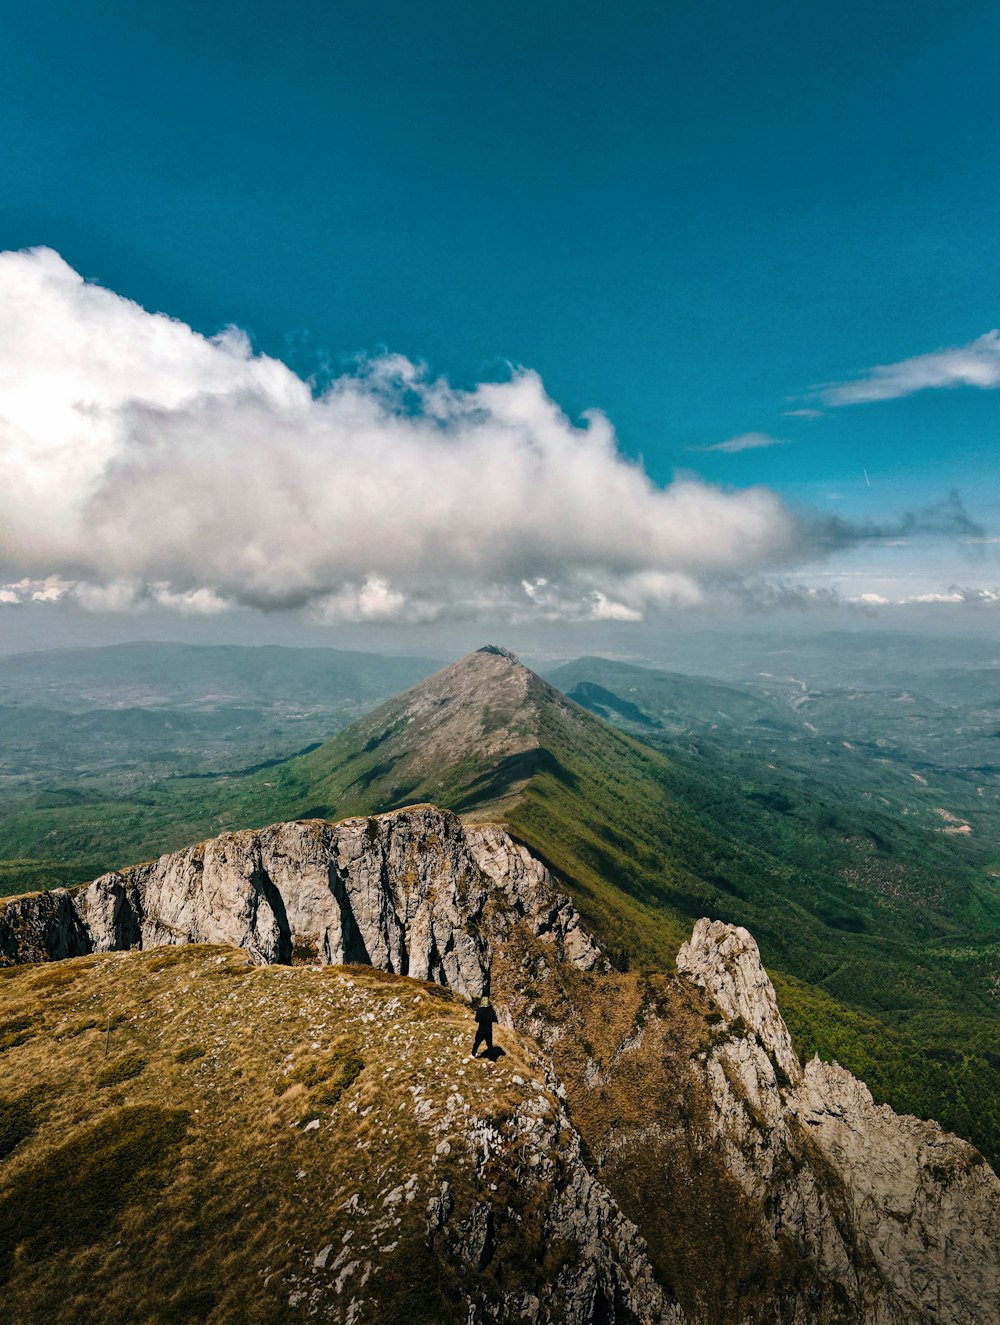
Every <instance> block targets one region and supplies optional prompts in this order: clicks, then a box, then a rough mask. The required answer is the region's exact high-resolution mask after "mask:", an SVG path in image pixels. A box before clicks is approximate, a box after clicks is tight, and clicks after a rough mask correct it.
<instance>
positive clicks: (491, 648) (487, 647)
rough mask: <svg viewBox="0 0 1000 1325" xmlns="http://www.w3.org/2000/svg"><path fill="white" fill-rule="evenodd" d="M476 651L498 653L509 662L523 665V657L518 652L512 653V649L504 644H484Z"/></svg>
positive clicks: (498, 655)
mask: <svg viewBox="0 0 1000 1325" xmlns="http://www.w3.org/2000/svg"><path fill="white" fill-rule="evenodd" d="M476 652H477V653H493V654H496V656H497V657H498V658H506V659H507V661H508V662H512V663H517V665H518V666H519V667H521V666H523V664H522V662H521V659H520V658H519V657H518V656H517V654H516V653H511V651H510V649H505V648H504V646H503V645H502V644H484V645H483V647H482V648H481V649H477V650H476Z"/></svg>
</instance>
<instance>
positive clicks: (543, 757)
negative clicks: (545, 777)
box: [450, 746, 579, 814]
mask: <svg viewBox="0 0 1000 1325" xmlns="http://www.w3.org/2000/svg"><path fill="white" fill-rule="evenodd" d="M538 773H548V774H550V775H551V776H552V777H554V778H556V779H557V780H558V781H559V782H561V783H562V784H563V786H565V787H569V788H570V789H571V790H575V789H576V787H577V785H578V783H579V779H578V778H577V776H576V774H575V773H571V772H570V770H569V769H568V768H566V767H565V765H564V764H561V763H560V762H559V760H558V759H557V758H556V757H555V755H554V754H553V753H552V752H551V750H546V749H545V748H544V746H535V747H534V748H533V749H531V750H520V751H518V752H517V753H516V754H512V755H507V756H506V758H504V759H501V760H500V761H499V763H497V764H496V765H495V767H493V768H491V769H489V770H488V771H487V772H485V773H482V774H480V776H479V777H478V778H476V780H475V781H474V782H472V783H471V784H470V786H469V789H468V791H466V793H465V795H464V796H462V797H461V798H460V799H458V800H456V801H453V802H452V804H451V806H450V808H451V809H453V810H454V811H455V813H456V814H462V813H463V812H464V811H465V810H472V809H475V808H476V807H477V806H479V805H482V804H483V803H484V802H488V801H493V800H501V799H502V798H503V797H504V796H507V795H509V794H510V792H512V791H513V790H514V788H515V787H517V786H519V785H520V784H521V783H523V782H527V781H528V779H529V778H532V777H534V776H535V775H536V774H538Z"/></svg>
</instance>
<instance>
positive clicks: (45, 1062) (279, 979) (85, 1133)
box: [0, 946, 539, 1325]
mask: <svg viewBox="0 0 1000 1325" xmlns="http://www.w3.org/2000/svg"><path fill="white" fill-rule="evenodd" d="M84 975H85V976H86V979H83V978H81V977H82V976H84ZM0 1025H6V1026H9V1027H12V1028H15V1029H12V1030H11V1031H10V1032H9V1037H8V1038H9V1043H8V1046H7V1047H6V1049H4V1050H3V1052H2V1054H0V1068H2V1085H0V1141H3V1142H4V1143H5V1145H6V1149H7V1151H8V1154H7V1158H6V1159H4V1160H3V1162H2V1164H0V1227H2V1229H3V1234H2V1236H0V1278H2V1279H3V1280H4V1281H5V1282H4V1283H3V1286H2V1288H0V1320H2V1321H4V1322H12V1323H13V1322H17V1325H32V1323H33V1322H43V1321H44V1322H47V1323H49V1322H51V1323H52V1325H62V1323H63V1322H74V1323H76V1322H84V1321H86V1322H92V1321H95V1320H100V1321H101V1322H102V1325H104V1323H105V1322H106V1323H107V1325H117V1323H118V1322H122V1323H124V1322H126V1321H128V1322H134V1323H135V1325H153V1323H154V1322H156V1323H160V1325H168V1323H170V1325H175V1323H180V1322H188V1321H192V1322H193V1321H197V1322H199V1323H200V1322H213V1323H218V1322H230V1321H232V1322H245V1323H246V1325H267V1323H269V1322H276V1321H279V1320H280V1321H296V1320H302V1321H305V1320H308V1319H310V1313H311V1312H312V1311H313V1310H314V1309H315V1310H317V1311H318V1312H319V1314H320V1315H321V1317H323V1318H328V1319H332V1320H336V1319H340V1318H341V1316H342V1314H343V1313H344V1312H346V1310H347V1307H348V1304H349V1303H350V1301H351V1300H352V1298H354V1297H358V1298H359V1300H360V1299H361V1298H363V1299H364V1306H363V1309H361V1310H360V1311H359V1314H358V1315H357V1317H356V1319H357V1320H358V1321H359V1322H363V1321H375V1320H380V1321H388V1320H391V1319H393V1318H397V1317H398V1318H399V1319H407V1320H408V1321H410V1322H414V1325H415V1323H416V1322H419V1321H428V1322H429V1321H432V1320H436V1319H440V1320H442V1321H443V1320H446V1319H448V1318H449V1316H448V1311H449V1308H448V1306H447V1301H446V1299H445V1298H442V1297H441V1293H442V1292H443V1291H445V1290H446V1289H447V1287H448V1284H447V1274H448V1271H447V1267H442V1266H440V1265H439V1264H437V1262H435V1261H434V1258H433V1256H432V1255H431V1253H430V1252H429V1251H428V1249H427V1239H426V1233H425V1229H424V1221H425V1218H426V1208H427V1202H428V1199H429V1198H430V1197H431V1196H432V1195H436V1194H437V1192H438V1191H439V1189H440V1184H441V1182H442V1181H448V1182H449V1183H450V1184H451V1188H452V1191H453V1193H454V1195H455V1200H456V1209H457V1210H461V1209H462V1206H463V1202H469V1201H471V1199H472V1198H473V1196H474V1194H475V1193H474V1192H473V1190H472V1183H473V1177H472V1166H471V1165H470V1163H469V1158H468V1153H467V1151H466V1149H465V1148H464V1147H465V1144H466V1143H465V1141H464V1139H463V1138H464V1137H465V1135H466V1133H467V1131H468V1127H469V1123H470V1120H471V1119H474V1118H477V1117H478V1118H486V1119H490V1118H493V1119H500V1118H503V1117H504V1116H509V1115H510V1114H512V1113H513V1112H514V1111H515V1110H516V1109H517V1107H518V1106H519V1104H521V1103H522V1102H523V1101H524V1099H525V1097H526V1094H527V1095H532V1094H537V1093H538V1092H537V1091H536V1090H535V1089H534V1088H533V1087H531V1086H530V1084H528V1083H530V1082H531V1080H532V1079H533V1078H537V1077H538V1073H539V1066H538V1063H537V1061H536V1060H534V1059H533V1058H532V1056H531V1054H530V1052H529V1051H528V1050H527V1049H526V1047H525V1046H524V1045H523V1044H522V1042H521V1041H520V1040H519V1039H518V1038H517V1037H516V1036H511V1035H505V1034H504V1033H503V1032H501V1034H500V1037H499V1042H500V1043H501V1044H502V1045H503V1046H504V1048H505V1049H506V1057H505V1058H503V1059H501V1060H500V1062H499V1063H496V1064H490V1063H487V1062H485V1061H476V1062H473V1061H472V1060H471V1059H470V1058H469V1048H470V1045H471V1040H472V1034H473V1021H472V1018H471V1016H470V1013H469V1009H468V1007H467V1006H466V1005H465V1004H464V1003H462V1002H461V1001H460V1000H457V999H454V998H453V997H452V996H451V995H450V994H448V992H447V991H444V990H439V989H436V988H434V987H429V986H427V985H424V984H422V983H419V982H417V981H413V980H408V979H404V978H401V977H393V976H386V975H384V974H382V973H380V972H376V971H373V970H371V969H369V968H346V967H337V968H330V967H327V968H315V967H294V968H287V967H264V968H260V967H255V966H252V965H250V964H248V961H247V957H246V954H245V953H242V952H237V951H235V950H231V949H220V948H211V947H204V946H192V947H184V948H177V949H171V950H169V951H164V950H162V949H160V950H154V951H152V952H149V953H117V954H108V955H105V956H100V957H87V958H82V959H78V960H74V961H70V962H66V963H60V964H59V965H58V966H52V967H48V968H46V969H45V970H42V971H39V970H38V968H32V967H22V968H15V969H13V970H6V971H4V972H3V973H2V977H0ZM140 1063H141V1064H142V1066H141V1067H139V1068H137V1064H140ZM515 1076H518V1077H520V1078H521V1079H522V1084H516V1083H515V1082H514V1081H513V1080H512V1078H513V1077H515ZM276 1088H277V1089H276ZM3 1148H4V1147H3V1146H2V1145H0V1153H2V1151H3ZM366 1270H367V1275H366ZM363 1277H367V1285H366V1287H365V1289H364V1290H363V1292H362V1291H361V1289H360V1283H361V1279H362V1278H363ZM434 1284H436V1285H437V1287H436V1288H435V1289H434V1291H433V1292H432V1291H430V1288H428V1285H431V1286H432V1287H433V1285H434ZM442 1303H443V1304H444V1305H443V1306H442V1305H441V1304H442ZM442 1311H443V1312H444V1313H445V1314H441V1312H442ZM428 1313H430V1314H428Z"/></svg>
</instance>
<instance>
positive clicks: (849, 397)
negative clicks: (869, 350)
mask: <svg viewBox="0 0 1000 1325" xmlns="http://www.w3.org/2000/svg"><path fill="white" fill-rule="evenodd" d="M955 386H974V387H979V388H980V389H983V390H989V389H992V388H994V387H998V386H1000V331H988V332H987V333H986V334H985V336H980V337H979V338H978V339H977V340H974V341H970V343H969V344H968V345H959V346H956V347H954V348H952V349H944V350H935V351H934V352H933V353H931V354H918V355H916V356H915V357H914V358H912V359H901V360H900V361H899V362H898V363H888V364H879V365H877V366H876V367H875V368H872V369H870V370H869V371H868V372H867V373H865V374H864V376H862V377H859V378H857V379H856V380H855V381H853V382H831V383H830V384H828V385H827V386H824V387H820V388H819V389H818V391H817V392H816V395H817V396H818V397H819V399H820V400H822V401H823V402H824V403H825V404H827V405H862V404H868V403H870V402H871V401H874V400H895V399H897V398H898V397H900V396H911V395H913V394H914V393H915V392H917V391H925V390H928V389H930V388H935V387H955Z"/></svg>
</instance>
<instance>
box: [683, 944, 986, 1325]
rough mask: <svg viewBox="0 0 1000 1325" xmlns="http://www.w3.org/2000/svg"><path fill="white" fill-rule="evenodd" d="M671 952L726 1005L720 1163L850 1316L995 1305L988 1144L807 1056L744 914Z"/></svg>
mask: <svg viewBox="0 0 1000 1325" xmlns="http://www.w3.org/2000/svg"><path fill="white" fill-rule="evenodd" d="M677 965H678V969H679V970H680V971H681V972H682V974H683V975H684V976H686V977H687V978H688V979H690V980H692V981H693V982H694V983H695V984H697V985H698V986H699V987H700V988H701V989H703V990H704V991H705V993H706V995H707V996H708V998H709V999H710V1000H711V1002H712V1003H713V1004H714V1006H715V1008H716V1009H717V1010H718V1012H719V1013H721V1014H722V1017H723V1021H722V1023H721V1025H720V1028H719V1032H720V1033H719V1037H718V1041H717V1043H716V1045H715V1047H714V1048H713V1049H712V1050H711V1052H710V1053H708V1054H707V1055H705V1056H703V1058H702V1060H701V1062H702V1064H703V1070H704V1073H705V1078H706V1082H707V1085H708V1089H709V1096H710V1099H711V1106H712V1109H713V1111H714V1112H713V1114H712V1116H711V1117H710V1119H709V1124H710V1126H711V1128H712V1129H713V1130H714V1132H715V1134H716V1137H717V1140H718V1143H719V1144H720V1145H721V1146H722V1147H723V1150H724V1153H725V1158H726V1165H727V1168H728V1169H729V1171H730V1172H731V1173H732V1174H733V1175H734V1176H735V1177H736V1178H737V1180H738V1181H739V1183H740V1185H741V1186H742V1188H743V1190H744V1192H745V1193H746V1196H747V1198H748V1200H749V1201H750V1203H751V1208H753V1209H756V1210H757V1212H758V1214H757V1218H759V1219H761V1220H769V1221H770V1223H771V1226H772V1232H773V1236H774V1238H775V1240H776V1241H777V1240H778V1238H779V1237H782V1236H784V1237H787V1235H788V1234H789V1233H791V1235H792V1236H793V1238H794V1240H795V1241H796V1242H797V1243H798V1246H799V1248H800V1251H801V1254H802V1255H803V1258H804V1259H808V1260H811V1261H812V1262H813V1263H814V1264H816V1265H817V1266H818V1267H819V1269H820V1270H821V1272H822V1275H823V1276H824V1277H825V1278H827V1279H828V1280H832V1281H834V1282H836V1283H838V1284H839V1285H840V1288H841V1290H842V1300H843V1303H844V1309H845V1312H846V1314H845V1315H844V1317H843V1318H844V1319H850V1320H857V1321H862V1322H864V1325H923V1323H926V1325H930V1323H931V1322H936V1323H937V1325H943V1323H944V1322H948V1325H964V1323H965V1322H969V1321H986V1320H991V1321H992V1320H1000V1180H998V1179H997V1177H996V1175H995V1174H994V1173H993V1172H992V1170H991V1169H990V1168H989V1166H988V1165H987V1164H986V1162H985V1160H983V1158H982V1156H981V1155H979V1153H978V1152H977V1151H976V1150H975V1149H974V1148H973V1147H972V1146H970V1145H969V1144H968V1143H967V1142H965V1141H961V1140H959V1138H958V1137H955V1136H951V1135H949V1134H947V1133H946V1132H944V1131H943V1130H942V1129H941V1128H940V1127H939V1126H938V1124H937V1123H934V1122H922V1121H920V1120H919V1119H916V1118H910V1117H900V1116H899V1115H897V1114H896V1113H894V1112H893V1110H892V1109H890V1108H889V1107H888V1106H887V1105H881V1106H878V1105H876V1104H875V1103H874V1102H873V1100H872V1097H871V1093H870V1092H869V1090H868V1088H867V1087H866V1086H865V1084H864V1083H863V1082H861V1081H858V1080H857V1079H856V1078H855V1077H853V1076H852V1075H851V1074H850V1073H849V1072H846V1071H845V1070H844V1069H843V1068H842V1067H840V1066H839V1065H838V1064H836V1063H822V1062H820V1060H819V1059H818V1058H816V1059H814V1060H813V1061H812V1062H810V1063H809V1064H808V1065H807V1067H806V1068H805V1071H803V1070H802V1069H801V1067H800V1066H799V1064H798V1062H797V1060H796V1059H795V1056H794V1051H793V1050H792V1047H791V1040H790V1037H789V1034H788V1030H787V1028H786V1026H785V1024H784V1022H783V1021H782V1019H781V1016H780V1014H779V1012H778V1008H777V1000H776V998H775V994H774V988H773V986H772V985H771V982H770V980H769V979H768V978H767V975H766V973H765V971H764V968H763V966H762V965H761V962H760V956H759V953H758V951H757V945H756V943H755V942H754V940H753V939H752V937H751V936H750V935H749V934H748V933H747V931H746V930H744V929H738V928H736V927H735V926H732V925H724V924H721V923H720V922H710V921H707V920H700V921H699V922H698V924H697V925H696V926H695V930H694V934H693V935H692V938H691V940H690V942H689V943H687V944H685V945H684V947H683V948H682V949H681V952H680V955H679V956H678V961H677ZM795 1319H796V1320H798V1319H799V1316H796V1317H795ZM802 1319H803V1320H807V1319H809V1317H808V1316H803V1317H802Z"/></svg>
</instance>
